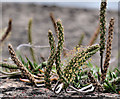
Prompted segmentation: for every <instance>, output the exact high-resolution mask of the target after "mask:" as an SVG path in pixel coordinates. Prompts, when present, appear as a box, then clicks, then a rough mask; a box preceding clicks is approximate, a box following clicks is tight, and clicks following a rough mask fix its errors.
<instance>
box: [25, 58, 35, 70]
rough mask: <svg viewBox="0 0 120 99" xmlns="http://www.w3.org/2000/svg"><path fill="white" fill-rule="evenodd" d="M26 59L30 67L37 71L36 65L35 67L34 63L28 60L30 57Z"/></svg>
mask: <svg viewBox="0 0 120 99" xmlns="http://www.w3.org/2000/svg"><path fill="white" fill-rule="evenodd" d="M26 59H27V61H28V63H29V65H30V67H31V69H33V70H35V67H34V65H33V64H32V62H31V61H30V60H29V59H28V57H26Z"/></svg>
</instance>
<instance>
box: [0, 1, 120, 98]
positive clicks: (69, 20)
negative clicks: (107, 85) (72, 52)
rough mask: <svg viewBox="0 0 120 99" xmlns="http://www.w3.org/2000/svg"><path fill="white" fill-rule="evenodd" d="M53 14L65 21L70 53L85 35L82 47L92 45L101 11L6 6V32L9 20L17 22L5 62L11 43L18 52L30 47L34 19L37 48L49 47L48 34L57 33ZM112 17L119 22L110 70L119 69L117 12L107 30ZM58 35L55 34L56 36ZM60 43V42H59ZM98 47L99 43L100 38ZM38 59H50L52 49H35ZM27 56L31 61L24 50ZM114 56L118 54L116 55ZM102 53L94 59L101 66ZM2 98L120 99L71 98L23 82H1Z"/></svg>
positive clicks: (5, 55) (4, 55)
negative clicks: (20, 46)
mask: <svg viewBox="0 0 120 99" xmlns="http://www.w3.org/2000/svg"><path fill="white" fill-rule="evenodd" d="M50 12H53V14H54V16H55V18H56V19H57V18H60V19H61V20H62V23H63V26H64V32H65V46H66V48H68V49H73V47H75V46H76V45H77V44H78V42H79V39H80V37H81V34H82V33H84V34H85V38H84V40H83V43H82V45H83V46H87V45H88V44H89V41H90V39H91V37H92V35H93V33H94V32H95V30H96V28H97V27H98V23H99V9H79V8H66V7H57V6H46V5H39V4H32V3H2V28H5V27H6V26H7V23H8V20H9V18H12V20H13V27H12V33H11V35H10V37H9V38H8V39H7V40H6V41H5V42H4V46H3V47H2V49H3V50H2V59H8V58H9V53H8V50H7V45H8V43H11V44H12V45H13V47H14V48H15V49H16V48H17V46H19V45H20V44H24V43H28V39H27V26H28V21H29V19H30V18H32V19H33V25H32V37H33V44H34V45H40V46H44V45H48V37H47V32H48V30H49V29H51V30H52V31H53V32H54V28H53V24H52V22H51V20H50V17H49V13H50ZM111 17H114V18H115V28H114V29H115V31H114V39H113V45H112V57H111V60H112V61H111V64H110V69H113V68H114V67H116V66H117V65H118V61H117V57H118V13H117V11H107V27H108V23H109V20H110V18H111ZM54 35H55V33H54ZM56 41H57V40H56ZM96 43H99V37H98V38H97V41H96ZM34 50H35V55H36V58H37V59H38V60H37V62H38V63H40V62H41V61H40V60H39V58H40V54H42V55H43V56H44V57H45V59H47V58H48V56H49V48H45V49H40V48H35V49H34ZM21 53H22V54H23V55H27V56H28V57H30V54H29V49H28V47H24V48H22V50H21ZM113 53H114V54H113ZM99 58H100V57H99V52H98V53H97V54H96V55H94V56H93V58H92V62H93V63H94V64H95V65H98V66H99V64H98V63H99ZM0 97H1V98H2V97H32V98H34V97H44V98H58V97H69V98H70V97H102V98H105V97H116V98H120V95H118V94H110V93H99V94H98V93H97V92H96V93H95V92H94V93H91V94H88V95H79V94H72V95H71V94H68V93H62V94H60V95H56V94H54V93H53V92H51V91H49V90H47V89H46V88H35V87H33V86H32V85H30V84H28V83H25V82H21V81H20V80H19V78H6V79H0Z"/></svg>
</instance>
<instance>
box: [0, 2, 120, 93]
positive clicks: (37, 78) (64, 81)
mask: <svg viewBox="0 0 120 99" xmlns="http://www.w3.org/2000/svg"><path fill="white" fill-rule="evenodd" d="M106 5H107V2H106V0H104V1H102V2H101V9H100V25H99V26H98V29H97V31H96V32H95V33H94V36H93V37H92V39H91V41H90V44H89V46H87V47H86V48H84V49H82V50H79V49H80V48H81V44H82V40H83V38H84V34H83V35H82V36H81V39H80V41H79V43H78V46H76V47H75V53H74V54H75V55H73V57H72V58H71V59H69V60H68V63H66V64H63V63H62V61H63V60H62V58H61V55H62V54H63V55H64V57H66V55H67V54H68V52H67V50H66V49H65V44H64V27H63V25H62V22H61V20H60V19H58V20H55V18H54V16H53V14H52V13H51V14H50V17H51V20H52V22H53V25H54V28H55V32H56V35H57V39H58V42H57V44H55V37H54V36H53V33H52V31H51V30H49V31H48V39H49V44H50V46H49V47H50V55H49V58H48V60H46V61H44V62H42V63H41V64H37V62H36V58H35V56H34V50H33V48H32V46H31V45H32V36H31V35H32V34H31V33H32V31H31V26H32V20H30V21H29V24H28V41H29V43H30V44H29V47H30V52H31V56H32V59H33V62H32V61H30V59H29V58H28V57H27V56H26V60H27V62H26V61H25V60H24V59H23V58H22V56H21V55H20V53H19V51H17V54H16V52H15V51H14V49H13V47H12V45H11V44H9V45H8V50H9V53H10V55H11V59H12V60H13V61H14V63H15V64H16V65H13V64H9V63H4V62H1V63H0V66H2V67H3V68H7V69H9V70H12V69H14V70H15V72H13V71H10V72H8V71H6V70H4V71H2V70H0V72H1V73H3V74H5V75H9V76H15V75H18V74H19V75H22V76H23V77H25V79H20V80H21V81H24V82H31V83H32V84H33V85H35V86H36V87H41V86H43V87H46V88H48V89H50V90H51V91H54V92H55V93H57V94H58V93H60V92H61V91H63V90H65V91H66V92H68V93H74V92H75V93H76V92H77V93H81V94H85V93H89V92H94V91H99V92H112V93H119V92H120V85H119V83H120V70H119V69H118V68H115V69H114V70H113V71H109V70H108V68H109V61H110V58H111V50H112V40H113V31H114V18H111V20H110V22H109V29H108V37H107V44H106V45H105V41H106V38H105V35H106V26H105V24H106V21H105V17H106V15H105V12H106ZM10 22H11V21H10ZM9 30H11V29H9ZM99 32H100V43H99V44H93V43H94V42H95V40H96V37H97V36H98V34H99ZM105 46H106V47H105ZM105 48H106V55H105V61H104V65H103V58H104V57H103V53H104V50H105ZM98 51H100V56H101V61H100V66H96V67H94V66H93V65H92V64H91V62H90V61H89V60H88V59H89V58H91V57H92V56H93V55H94V54H95V53H96V52H98ZM69 52H71V51H69ZM18 58H20V60H19V59H18ZM18 69H19V70H20V72H19V71H18ZM90 69H91V70H90ZM26 78H27V79H26ZM53 82H55V84H54V83H53ZM68 88H70V89H71V90H69V91H68V90H67V89H68Z"/></svg>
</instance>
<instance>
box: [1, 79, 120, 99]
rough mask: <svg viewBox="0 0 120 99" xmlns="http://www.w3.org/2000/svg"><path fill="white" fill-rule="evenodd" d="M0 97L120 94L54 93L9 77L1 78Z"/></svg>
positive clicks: (61, 96) (115, 95)
mask: <svg viewBox="0 0 120 99" xmlns="http://www.w3.org/2000/svg"><path fill="white" fill-rule="evenodd" d="M0 85H1V86H0V97H1V98H2V97H14V98H20V97H21V98H30V97H31V98H35V97H39V98H47V99H48V98H50V99H52V98H53V99H57V98H80V97H94V98H95V97H99V98H111V97H114V98H120V95H118V94H111V93H98V92H94V93H89V94H86V95H83V94H78V93H74V94H69V93H66V92H62V93H60V94H54V93H53V92H52V91H50V90H48V89H46V88H44V87H41V88H35V87H34V86H32V85H31V84H29V83H25V82H21V81H20V80H19V79H18V78H16V79H15V78H14V79H13V78H7V79H0Z"/></svg>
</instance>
